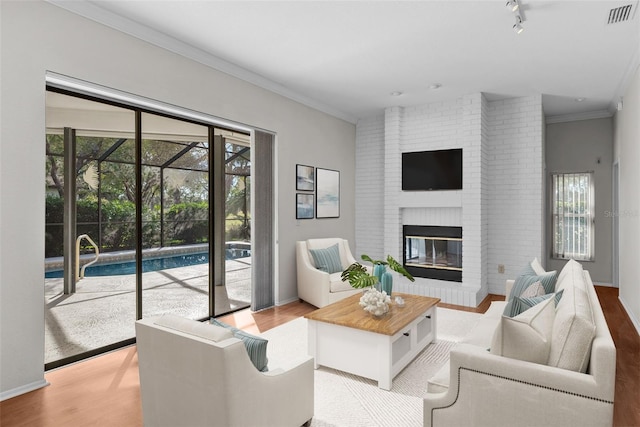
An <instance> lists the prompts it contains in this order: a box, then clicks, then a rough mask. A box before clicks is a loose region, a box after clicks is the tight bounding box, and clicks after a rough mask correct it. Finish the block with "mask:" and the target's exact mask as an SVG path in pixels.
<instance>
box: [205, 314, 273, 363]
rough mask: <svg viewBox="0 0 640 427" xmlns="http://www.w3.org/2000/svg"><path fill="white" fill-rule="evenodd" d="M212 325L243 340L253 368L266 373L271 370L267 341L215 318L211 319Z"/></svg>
mask: <svg viewBox="0 0 640 427" xmlns="http://www.w3.org/2000/svg"><path fill="white" fill-rule="evenodd" d="M211 324H213V325H216V326H221V327H223V328H227V329H229V330H230V331H231V332H232V333H233V336H234V337H236V338H238V339H239V340H242V342H243V343H244V346H245V348H246V349H247V354H248V355H249V359H251V362H252V363H253V366H255V367H256V369H257V370H259V371H260V372H266V371H268V370H269V368H268V366H267V363H268V359H267V343H268V341H267V340H265V339H264V338H260V337H257V336H255V335H251V334H250V333H247V332H245V331H243V330H240V329H238V328H235V327H233V326H231V325H227V324H226V323H224V322H220V321H219V320H216V319H214V318H211Z"/></svg>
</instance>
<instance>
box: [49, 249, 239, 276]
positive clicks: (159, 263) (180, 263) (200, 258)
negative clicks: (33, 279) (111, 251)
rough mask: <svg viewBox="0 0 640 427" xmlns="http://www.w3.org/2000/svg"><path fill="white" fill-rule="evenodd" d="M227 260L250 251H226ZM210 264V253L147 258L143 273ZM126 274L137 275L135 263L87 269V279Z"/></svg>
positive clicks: (58, 273)
mask: <svg viewBox="0 0 640 427" xmlns="http://www.w3.org/2000/svg"><path fill="white" fill-rule="evenodd" d="M226 252H227V253H226V259H236V258H239V257H242V256H244V257H247V256H251V251H250V250H244V251H242V252H240V251H231V250H227V251H226ZM208 262H209V253H208V252H203V253H193V254H185V255H173V256H169V257H164V258H147V259H143V260H142V272H143V273H147V272H150V271H158V270H168V269H170V268H177V267H188V266H191V265H198V264H206V263H208ZM125 274H136V263H135V261H125V262H118V263H112V264H97V265H90V266H89V267H87V268H86V270H85V272H84V275H85V277H95V276H120V275H125ZM44 277H45V279H59V278H62V277H63V270H53V271H47V272H46V273H45V274H44Z"/></svg>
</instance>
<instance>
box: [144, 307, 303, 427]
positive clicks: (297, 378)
mask: <svg viewBox="0 0 640 427" xmlns="http://www.w3.org/2000/svg"><path fill="white" fill-rule="evenodd" d="M136 339H137V348H138V364H139V370H140V392H141V396H142V417H143V421H144V425H145V426H167V427H169V426H170V427H176V426H185V427H186V426H203V427H204V426H224V427H228V426H243V427H244V426H277V427H280V426H291V427H294V426H301V425H303V424H305V423H307V422H308V421H309V420H310V419H311V418H312V417H313V385H314V383H313V374H314V372H313V358H311V357H307V358H304V359H302V360H301V361H300V362H299V363H295V364H294V365H293V366H289V367H287V368H285V369H273V368H272V365H273V362H274V361H269V369H270V370H269V371H268V372H260V371H258V370H257V369H256V367H255V366H254V365H253V363H252V362H251V360H250V358H249V355H248V353H247V349H246V347H245V344H244V343H243V341H241V340H239V339H237V338H234V336H233V334H232V332H231V331H230V330H229V329H225V328H222V327H219V326H215V325H211V324H209V323H202V322H197V321H195V320H190V319H184V318H181V317H178V316H173V315H165V316H160V317H149V318H145V319H142V320H139V321H137V322H136Z"/></svg>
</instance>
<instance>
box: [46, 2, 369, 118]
mask: <svg viewBox="0 0 640 427" xmlns="http://www.w3.org/2000/svg"><path fill="white" fill-rule="evenodd" d="M45 1H46V2H47V3H50V4H52V5H54V6H58V7H60V8H62V9H65V10H67V11H69V12H71V13H74V14H76V15H79V16H82V17H84V18H87V19H90V20H92V21H95V22H98V23H99V24H103V25H106V26H107V27H110V28H113V29H115V30H117V31H120V32H122V33H125V34H128V35H130V36H132V37H136V38H138V39H140V40H144V41H146V42H148V43H151V44H153V45H155V46H158V47H160V48H163V49H166V50H168V51H170V52H173V53H175V54H178V55H181V56H184V57H185V58H189V59H191V60H193V61H196V62H199V63H201V64H203V65H206V66H208V67H210V68H213V69H215V70H217V71H220V72H223V73H225V74H228V75H230V76H233V77H236V78H238V79H240V80H243V81H246V82H248V83H251V84H253V85H255V86H258V87H260V88H263V89H266V90H268V91H270V92H273V93H276V94H278V95H281V96H284V97H286V98H289V99H291V100H293V101H296V102H299V103H300V104H303V105H306V106H307V107H311V108H313V109H315V110H318V111H321V112H323V113H326V114H328V115H330V116H333V117H336V118H339V119H341V120H344V121H346V122H349V123H352V124H356V122H357V121H358V118H357V117H355V116H353V115H351V114H348V113H345V112H344V111H340V110H337V109H335V108H333V107H330V106H328V105H325V104H323V103H321V102H318V101H316V100H314V99H312V98H309V97H307V96H304V95H301V94H299V93H297V92H295V91H293V90H291V89H289V88H287V87H285V86H283V85H281V84H279V83H276V82H274V81H273V80H270V79H268V78H266V77H264V76H261V75H260V74H257V73H254V72H252V71H249V70H247V69H246V68H242V67H240V66H238V65H235V64H233V63H231V62H228V61H225V60H224V59H221V58H219V57H217V56H214V55H211V54H210V53H207V52H205V51H203V50H201V49H198V48H196V47H193V46H191V45H189V44H187V43H184V42H181V41H180V40H177V39H175V38H173V37H170V36H168V35H166V34H163V33H161V32H159V31H156V30H154V29H152V28H150V27H147V26H145V25H142V24H140V23H138V22H135V21H133V20H131V19H128V18H126V17H123V16H120V15H118V14H115V13H112V12H110V11H108V10H105V9H103V8H101V7H99V6H97V5H96V4H94V3H91V2H88V1H73V0H45Z"/></svg>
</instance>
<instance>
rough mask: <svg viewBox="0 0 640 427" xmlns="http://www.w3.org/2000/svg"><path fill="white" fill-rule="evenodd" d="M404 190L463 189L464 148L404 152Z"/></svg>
mask: <svg viewBox="0 0 640 427" xmlns="http://www.w3.org/2000/svg"><path fill="white" fill-rule="evenodd" d="M402 190H403V191H431V190H462V148H454V149H451V150H435V151H418V152H412V153H402Z"/></svg>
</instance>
